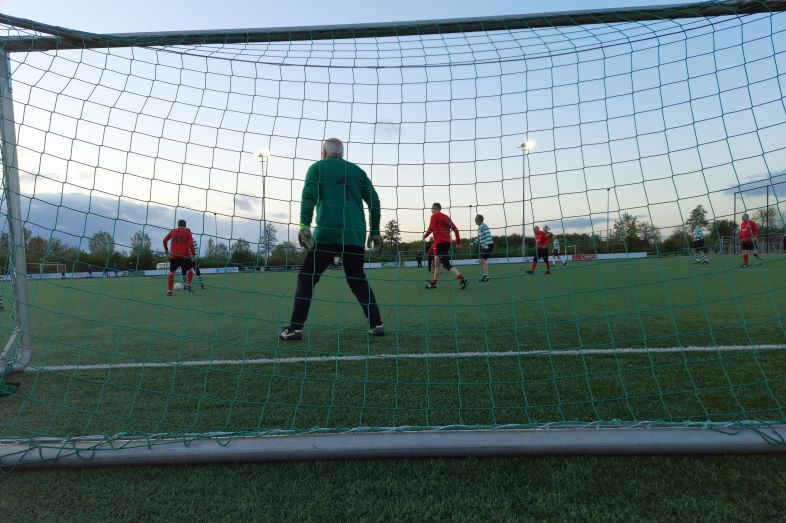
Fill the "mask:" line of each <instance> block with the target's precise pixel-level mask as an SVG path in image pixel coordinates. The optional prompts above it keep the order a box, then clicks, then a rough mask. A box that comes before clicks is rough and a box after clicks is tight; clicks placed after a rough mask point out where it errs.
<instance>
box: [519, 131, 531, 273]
mask: <svg viewBox="0 0 786 523" xmlns="http://www.w3.org/2000/svg"><path fill="white" fill-rule="evenodd" d="M532 145H533V144H532V142H530V141H529V140H526V139H525V140H524V141H523V142H522V143H521V145H519V149H521V261H522V262H523V261H524V258H525V257H526V253H527V244H526V240H525V238H526V236H527V153H528V152H529V150H530V149H531V148H532ZM533 219H534V218H533Z"/></svg>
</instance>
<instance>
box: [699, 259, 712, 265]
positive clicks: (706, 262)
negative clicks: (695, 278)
mask: <svg viewBox="0 0 786 523" xmlns="http://www.w3.org/2000/svg"><path fill="white" fill-rule="evenodd" d="M701 263H703V264H704V265H707V264H708V263H710V260H704V261H703V262H701Z"/></svg>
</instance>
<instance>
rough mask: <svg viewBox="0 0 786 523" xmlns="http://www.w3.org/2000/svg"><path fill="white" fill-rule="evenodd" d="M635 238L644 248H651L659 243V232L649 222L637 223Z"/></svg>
mask: <svg viewBox="0 0 786 523" xmlns="http://www.w3.org/2000/svg"><path fill="white" fill-rule="evenodd" d="M636 232H637V235H636V236H637V238H638V240H639V241H640V242H642V243H643V244H644V246H646V247H651V246H654V245H655V244H657V243H658V242H660V231H659V230H658V229H657V228H656V227H655V226H654V225H652V224H651V223H650V222H639V225H638V228H637V230H636Z"/></svg>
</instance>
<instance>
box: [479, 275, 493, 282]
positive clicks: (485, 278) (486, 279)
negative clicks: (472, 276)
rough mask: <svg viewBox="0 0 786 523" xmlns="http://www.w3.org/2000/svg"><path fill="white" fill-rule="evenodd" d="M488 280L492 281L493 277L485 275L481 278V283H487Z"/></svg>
mask: <svg viewBox="0 0 786 523" xmlns="http://www.w3.org/2000/svg"><path fill="white" fill-rule="evenodd" d="M487 281H491V278H489V277H488V276H483V277H482V278H481V279H480V283H486V282H487Z"/></svg>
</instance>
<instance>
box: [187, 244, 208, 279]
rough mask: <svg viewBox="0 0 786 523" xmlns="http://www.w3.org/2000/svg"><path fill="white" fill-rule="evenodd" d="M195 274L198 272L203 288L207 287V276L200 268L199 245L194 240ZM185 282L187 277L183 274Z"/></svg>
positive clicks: (197, 275)
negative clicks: (203, 274) (204, 275)
mask: <svg viewBox="0 0 786 523" xmlns="http://www.w3.org/2000/svg"><path fill="white" fill-rule="evenodd" d="M194 254H195V257H194V274H196V277H197V281H198V282H199V286H200V287H202V288H203V289H204V288H205V278H204V277H203V276H202V271H200V270H199V245H198V244H197V241H196V240H194ZM183 283H187V282H186V277H185V276H183Z"/></svg>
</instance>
